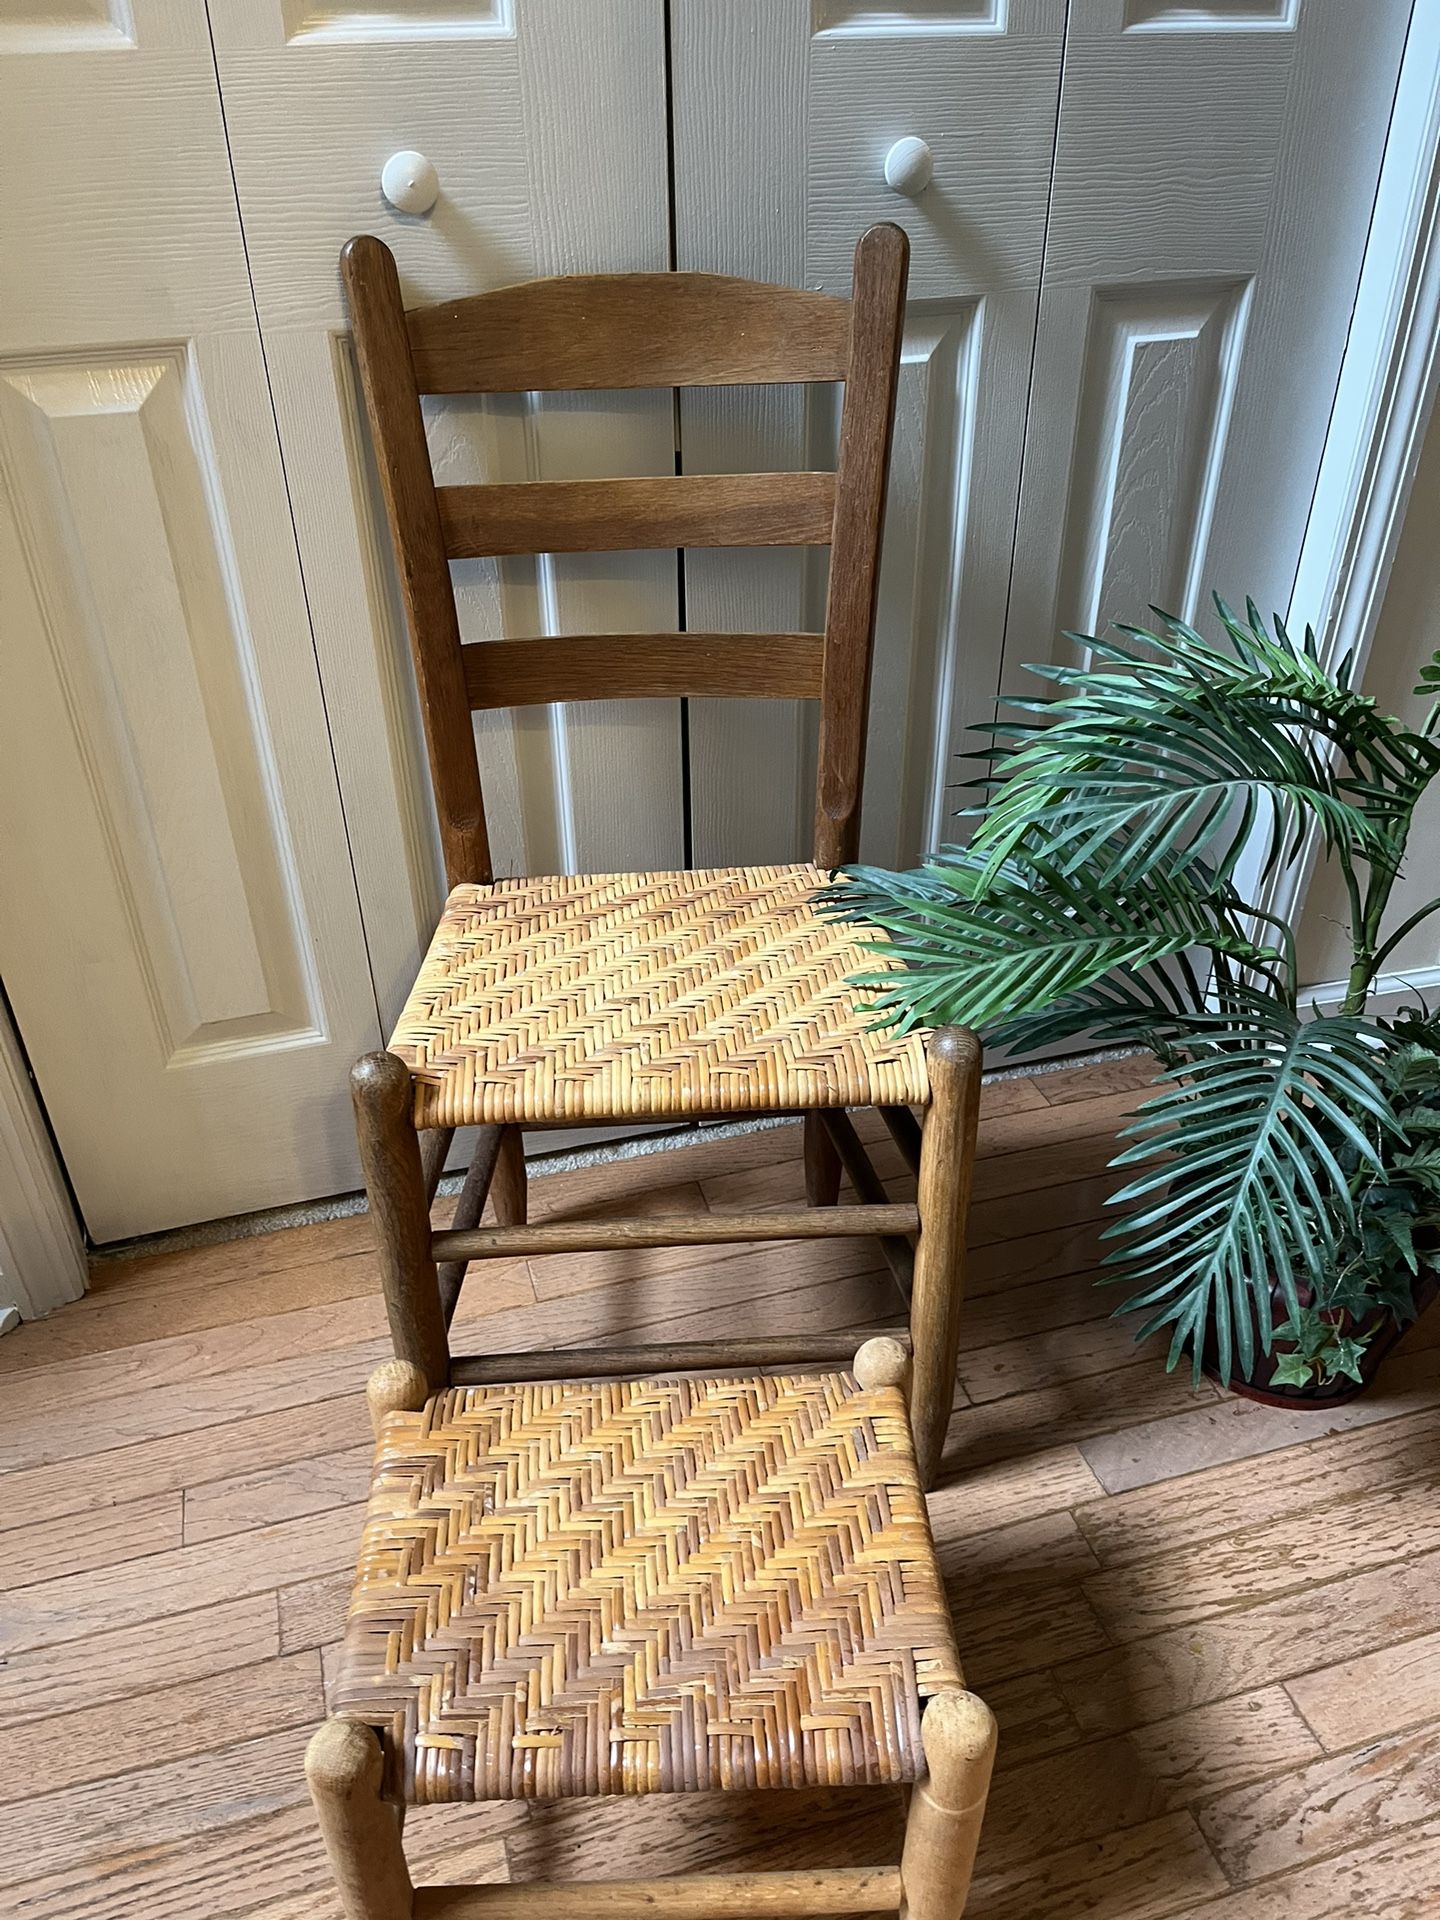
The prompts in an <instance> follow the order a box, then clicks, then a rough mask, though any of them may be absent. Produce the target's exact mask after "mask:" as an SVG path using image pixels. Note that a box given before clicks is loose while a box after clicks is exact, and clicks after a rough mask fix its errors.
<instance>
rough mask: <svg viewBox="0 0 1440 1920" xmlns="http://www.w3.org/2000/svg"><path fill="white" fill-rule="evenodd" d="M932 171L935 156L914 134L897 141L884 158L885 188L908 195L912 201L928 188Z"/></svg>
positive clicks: (933, 169)
mask: <svg viewBox="0 0 1440 1920" xmlns="http://www.w3.org/2000/svg"><path fill="white" fill-rule="evenodd" d="M934 171H935V156H934V155H933V154H932V153H931V151H930V149H929V147H927V146H926V144H925V142H924V141H923V140H917V139H916V138H915V136H914V134H907V135H906V137H905V138H904V139H903V140H897V141H896V142H895V144H894V146H893V147H891V149H890V151H889V152H888V153H887V154H886V156H885V184H886V186H887V187H892V188H893V189H894V190H895V192H896V193H903V194H906V195H908V197H909V198H910V199H912V200H913V199H914V198H915V196H916V194H917V193H923V192H924V191H925V189H926V187H928V186H929V184H930V177H931V175H932V174H933V173H934Z"/></svg>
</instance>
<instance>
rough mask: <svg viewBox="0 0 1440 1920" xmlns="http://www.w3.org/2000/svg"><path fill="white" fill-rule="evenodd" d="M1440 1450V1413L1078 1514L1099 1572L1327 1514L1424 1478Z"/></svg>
mask: <svg viewBox="0 0 1440 1920" xmlns="http://www.w3.org/2000/svg"><path fill="white" fill-rule="evenodd" d="M1437 1443H1440V1410H1435V1411H1431V1412H1428V1413H1417V1414H1411V1415H1409V1416H1407V1417H1405V1418H1403V1419H1400V1420H1396V1421H1393V1422H1390V1421H1387V1422H1385V1423H1383V1424H1381V1425H1379V1426H1370V1427H1360V1428H1357V1429H1355V1430H1353V1431H1352V1432H1349V1433H1340V1434H1328V1433H1327V1434H1322V1435H1321V1436H1320V1437H1318V1438H1316V1439H1313V1440H1309V1441H1305V1442H1301V1443H1299V1444H1297V1445H1294V1446H1292V1447H1289V1448H1286V1449H1284V1450H1283V1451H1281V1452H1279V1453H1278V1454H1272V1455H1271V1456H1270V1457H1269V1463H1268V1466H1267V1470H1266V1471H1265V1472H1264V1473H1257V1472H1256V1471H1255V1468H1254V1467H1253V1466H1252V1465H1251V1462H1250V1460H1249V1459H1248V1458H1247V1459H1244V1460H1238V1461H1235V1462H1234V1463H1233V1464H1231V1465H1229V1466H1221V1467H1212V1468H1210V1469H1209V1470H1208V1471H1206V1472H1203V1473H1199V1474H1190V1475H1186V1476H1184V1477H1182V1478H1180V1479H1178V1480H1163V1481H1160V1482H1158V1483H1155V1484H1153V1485H1149V1486H1144V1487H1137V1488H1135V1489H1134V1490H1133V1491H1131V1492H1129V1493H1120V1494H1110V1495H1108V1496H1107V1497H1106V1498H1105V1499H1103V1500H1097V1501H1096V1502H1095V1503H1094V1504H1093V1505H1090V1506H1084V1507H1080V1508H1077V1510H1076V1515H1075V1517H1076V1519H1077V1521H1078V1522H1079V1524H1080V1527H1081V1530H1082V1531H1083V1532H1084V1534H1085V1537H1086V1539H1087V1540H1089V1542H1090V1544H1091V1545H1092V1546H1093V1547H1094V1549H1095V1552H1096V1555H1097V1556H1098V1558H1099V1560H1100V1562H1101V1564H1102V1565H1104V1566H1107V1567H1112V1566H1124V1565H1128V1564H1129V1563H1130V1562H1132V1561H1135V1560H1148V1559H1151V1558H1153V1557H1155V1556H1156V1555H1159V1554H1167V1553H1170V1552H1173V1551H1176V1550H1183V1549H1184V1548H1187V1547H1194V1546H1201V1545H1203V1544H1204V1543H1205V1542H1207V1541H1212V1540H1217V1539H1219V1538H1220V1536H1221V1535H1223V1534H1225V1533H1227V1532H1229V1531H1231V1530H1233V1529H1234V1528H1235V1527H1237V1526H1243V1527H1249V1526H1259V1525H1261V1524H1262V1523H1263V1522H1266V1521H1270V1520H1281V1519H1284V1518H1286V1517H1288V1516H1291V1515H1295V1514H1300V1513H1310V1512H1313V1511H1314V1510H1315V1509H1316V1508H1327V1507H1331V1506H1333V1505H1334V1504H1335V1503H1337V1502H1339V1501H1341V1500H1346V1499H1349V1498H1350V1497H1352V1496H1353V1495H1355V1494H1361V1493H1366V1492H1368V1491H1370V1490H1371V1489H1372V1488H1374V1487H1383V1486H1393V1485H1395V1484H1396V1483H1398V1482H1402V1481H1404V1480H1407V1479H1410V1478H1413V1477H1415V1476H1417V1475H1419V1474H1421V1473H1423V1472H1425V1471H1426V1470H1427V1468H1428V1467H1430V1466H1431V1465H1432V1464H1433V1462H1434V1460H1435V1458H1436V1447H1437Z"/></svg>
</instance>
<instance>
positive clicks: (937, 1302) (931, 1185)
mask: <svg viewBox="0 0 1440 1920" xmlns="http://www.w3.org/2000/svg"><path fill="white" fill-rule="evenodd" d="M925 1051H926V1060H927V1064H928V1067H929V1071H930V1106H929V1109H928V1111H927V1113H926V1115H925V1130H924V1133H923V1135H922V1136H921V1143H920V1186H919V1193H918V1195H917V1205H918V1208H919V1214H920V1237H919V1240H918V1241H917V1243H916V1247H915V1290H914V1293H913V1295H912V1297H911V1301H910V1344H911V1348H912V1351H913V1353H914V1356H915V1358H914V1374H913V1377H912V1384H911V1388H910V1427H911V1431H912V1432H913V1434H914V1436H915V1458H916V1461H917V1463H918V1465H919V1468H920V1483H921V1485H922V1486H924V1487H930V1486H933V1485H934V1481H935V1475H936V1473H937V1472H938V1471H939V1468H940V1456H941V1454H942V1452H943V1451H944V1446H945V1429H946V1428H947V1426H948V1425H949V1423H950V1410H951V1407H952V1405H953V1404H954V1400H955V1368H956V1364H957V1362H958V1360H959V1355H960V1307H961V1302H962V1299H963V1297H964V1291H965V1216H966V1214H967V1213H968V1212H969V1208H970V1183H971V1179H972V1176H973V1174H974V1170H975V1133H976V1127H977V1124H978V1121H979V1113H980V1061H981V1054H980V1042H979V1041H978V1040H977V1039H976V1038H975V1035H974V1034H973V1033H970V1032H968V1031H967V1030H966V1029H965V1028H963V1027H941V1028H939V1029H938V1030H937V1031H936V1032H935V1033H933V1034H932V1035H931V1036H930V1042H929V1045H928V1046H927V1048H926V1050H925Z"/></svg>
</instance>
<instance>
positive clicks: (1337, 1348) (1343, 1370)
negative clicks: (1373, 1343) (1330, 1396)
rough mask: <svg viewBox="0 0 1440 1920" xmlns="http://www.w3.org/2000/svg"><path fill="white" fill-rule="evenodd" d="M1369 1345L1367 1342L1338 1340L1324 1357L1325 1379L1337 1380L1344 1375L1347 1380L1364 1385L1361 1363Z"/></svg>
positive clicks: (1347, 1339)
mask: <svg viewBox="0 0 1440 1920" xmlns="http://www.w3.org/2000/svg"><path fill="white" fill-rule="evenodd" d="M1367 1344H1368V1341H1366V1340H1356V1339H1349V1338H1344V1337H1342V1338H1340V1339H1337V1340H1336V1341H1335V1342H1334V1344H1333V1345H1332V1346H1331V1347H1330V1348H1329V1349H1328V1350H1327V1351H1326V1353H1325V1355H1324V1361H1325V1378H1326V1379H1327V1380H1337V1379H1339V1377H1340V1376H1341V1375H1342V1374H1343V1375H1344V1376H1345V1378H1346V1379H1347V1380H1353V1381H1354V1382H1355V1383H1356V1385H1357V1386H1359V1385H1362V1384H1363V1382H1364V1379H1365V1376H1364V1374H1363V1373H1362V1372H1361V1371H1360V1361H1361V1359H1362V1357H1363V1356H1364V1352H1365V1348H1366V1346H1367Z"/></svg>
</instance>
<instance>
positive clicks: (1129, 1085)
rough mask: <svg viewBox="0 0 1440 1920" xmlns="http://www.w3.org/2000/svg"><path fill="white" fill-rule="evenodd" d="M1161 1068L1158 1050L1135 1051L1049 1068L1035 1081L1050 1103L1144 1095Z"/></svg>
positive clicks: (1036, 1077)
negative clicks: (1157, 1058) (1123, 1094)
mask: <svg viewBox="0 0 1440 1920" xmlns="http://www.w3.org/2000/svg"><path fill="white" fill-rule="evenodd" d="M1159 1071H1160V1065H1159V1062H1158V1061H1157V1060H1156V1058H1155V1056H1154V1054H1152V1053H1131V1054H1126V1055H1124V1056H1122V1058H1120V1059H1119V1060H1082V1061H1079V1062H1077V1063H1076V1064H1075V1065H1074V1066H1065V1065H1063V1064H1062V1065H1059V1066H1056V1067H1052V1068H1048V1069H1046V1070H1044V1071H1042V1072H1040V1073H1038V1074H1036V1075H1035V1078H1034V1083H1033V1084H1034V1085H1035V1087H1036V1088H1037V1089H1038V1091H1039V1093H1040V1097H1041V1098H1042V1099H1043V1100H1044V1101H1046V1102H1047V1104H1048V1105H1050V1106H1063V1105H1064V1104H1066V1103H1067V1102H1068V1101H1071V1100H1094V1099H1096V1098H1097V1097H1098V1096H1100V1095H1103V1094H1107V1093H1129V1094H1132V1095H1134V1094H1136V1093H1138V1094H1139V1096H1140V1098H1141V1099H1144V1098H1145V1096H1146V1094H1147V1093H1148V1092H1149V1091H1150V1090H1151V1086H1152V1083H1153V1081H1154V1079H1155V1077H1156V1075H1157V1074H1158V1073H1159ZM1136 1104H1138V1102H1136Z"/></svg>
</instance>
